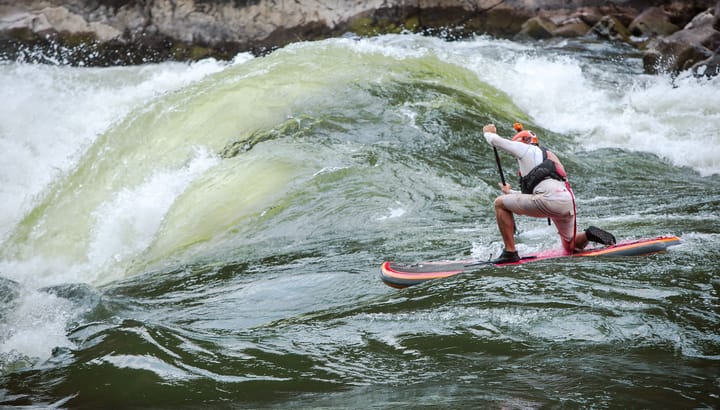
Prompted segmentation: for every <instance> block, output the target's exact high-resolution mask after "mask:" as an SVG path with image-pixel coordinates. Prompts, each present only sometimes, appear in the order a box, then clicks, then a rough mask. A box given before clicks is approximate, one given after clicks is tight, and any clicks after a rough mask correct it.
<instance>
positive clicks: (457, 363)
mask: <svg viewBox="0 0 720 410" xmlns="http://www.w3.org/2000/svg"><path fill="white" fill-rule="evenodd" d="M0 73H2V74H1V75H0V97H2V98H1V99H0V101H2V103H0V104H3V106H2V110H0V152H3V160H2V161H0V181H2V184H0V203H1V204H2V205H0V206H1V207H2V208H1V209H2V213H0V243H2V247H1V248H0V386H1V387H0V404H9V405H32V406H47V405H51V406H58V407H64V406H68V407H88V408H89V407H97V406H105V407H107V406H114V407H117V406H136V407H140V406H144V407H171V406H176V405H179V404H181V405H193V406H195V405H201V404H209V405H216V406H226V405H227V404H226V403H233V405H232V406H240V407H275V406H289V407H316V406H327V407H352V408H358V407H368V406H400V407H414V406H418V405H430V406H435V405H437V406H448V405H450V406H474V407H476V406H477V405H478V404H480V405H481V406H492V407H513V408H515V407H523V408H525V407H529V408H537V407H548V406H550V407H554V406H567V405H570V406H572V407H576V406H577V407H628V406H631V407H634V406H637V405H638V403H642V404H641V406H642V407H653V406H656V405H658V404H660V402H658V400H660V399H659V397H662V404H663V405H666V406H668V407H669V406H672V407H681V408H686V407H717V406H718V405H720V401H719V399H718V396H717V391H718V388H720V386H719V385H718V381H717V374H720V332H718V329H717V323H719V322H720V314H719V312H720V309H719V307H720V303H719V301H718V291H720V279H719V278H718V276H717V273H716V269H715V267H714V263H716V262H717V261H719V260H720V241H719V238H720V223H719V222H718V221H719V219H718V209H720V179H719V178H720V177H719V176H718V174H720V148H718V147H720V133H718V132H717V130H718V129H720V79H718V78H715V79H710V80H707V79H696V78H692V77H677V78H670V77H666V76H647V75H644V74H642V64H641V61H640V60H639V56H637V55H634V54H632V53H631V52H629V51H628V50H624V49H617V48H613V46H608V45H599V44H595V43H592V42H586V41H580V42H562V43H544V44H542V45H538V44H526V43H514V42H509V41H500V40H493V39H488V38H482V37H481V38H476V39H472V40H468V41H461V42H450V43H448V42H445V41H442V40H438V39H433V38H426V37H420V36H415V35H390V36H381V37H375V38H369V39H361V40H358V39H351V38H339V39H331V40H326V41H321V42H312V43H297V44H293V45H290V46H288V47H285V48H283V49H280V50H277V51H275V52H274V53H272V54H270V55H268V56H266V57H261V58H254V57H251V56H248V55H239V56H237V57H236V58H235V60H234V61H232V62H227V63H225V62H217V61H214V60H207V61H201V62H198V63H194V64H189V65H187V64H171V63H167V64H157V65H147V66H141V67H116V68H105V69H95V68H72V67H52V66H37V65H26V64H17V63H13V62H4V63H2V64H0ZM515 121H521V122H523V123H524V124H525V126H526V128H531V129H534V130H536V131H537V132H538V134H539V135H540V139H541V143H542V144H543V145H545V146H547V147H549V148H551V149H552V150H553V151H555V152H556V153H558V155H559V156H560V157H561V158H562V160H563V163H564V165H565V168H566V169H567V170H568V171H569V173H570V176H571V182H572V183H573V186H574V188H575V191H576V194H577V196H578V209H579V224H580V225H581V226H580V227H581V228H583V227H586V226H587V225H591V224H592V225H598V226H602V227H603V228H605V229H608V230H610V231H612V232H613V233H614V234H615V235H616V236H617V237H618V238H622V239H626V238H639V237H648V236H657V235H664V234H675V235H680V236H682V239H683V244H682V245H681V246H678V247H675V248H672V250H671V251H670V252H668V253H665V254H659V255H652V256H649V257H644V258H628V259H620V260H609V259H605V260H603V259H599V260H587V261H585V260H584V261H575V260H572V261H565V260H558V261H546V262H541V263H538V264H529V265H525V266H521V267H509V268H502V269H500V268H498V269H494V270H490V269H486V270H484V271H478V272H477V273H476V274H472V275H464V276H458V277H455V278H450V279H448V280H439V281H435V282H429V283H426V284H423V285H421V286H417V287H413V288H409V289H406V290H403V291H397V290H393V289H390V288H388V287H387V286H385V285H383V284H382V283H381V281H380V280H379V278H378V272H379V265H380V263H381V262H382V261H383V260H386V259H394V260H431V259H455V258H467V257H468V256H472V257H479V258H488V257H490V256H491V255H493V254H495V255H496V254H497V253H498V252H499V251H500V249H501V246H502V242H501V240H500V235H499V233H498V232H497V228H496V225H495V217H494V212H493V209H492V203H493V200H494V198H495V196H496V195H497V194H498V189H497V182H498V180H499V176H498V173H497V169H496V165H495V160H494V156H493V152H492V150H491V149H490V147H489V146H488V145H487V144H486V143H485V141H484V139H483V138H482V136H481V132H480V129H481V127H482V125H483V124H485V123H489V122H493V123H496V124H498V126H499V129H500V133H501V134H503V135H505V136H508V135H510V131H511V129H510V126H511V124H512V123H513V122H515ZM503 162H504V168H505V172H506V173H507V175H508V176H509V174H510V173H513V172H515V167H514V164H512V161H511V158H509V157H503ZM518 226H519V233H518V238H517V241H518V244H519V249H520V251H521V252H531V251H538V250H542V249H547V248H553V247H557V246H559V243H558V239H557V235H556V234H555V232H554V227H552V226H548V225H547V223H546V222H544V221H542V220H534V219H530V218H518Z"/></svg>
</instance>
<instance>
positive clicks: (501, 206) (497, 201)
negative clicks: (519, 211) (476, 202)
mask: <svg viewBox="0 0 720 410" xmlns="http://www.w3.org/2000/svg"><path fill="white" fill-rule="evenodd" d="M495 209H503V210H504V209H505V203H504V202H503V197H501V196H499V197H497V198H495Z"/></svg>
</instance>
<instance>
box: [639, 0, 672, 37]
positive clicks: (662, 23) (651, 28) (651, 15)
mask: <svg viewBox="0 0 720 410" xmlns="http://www.w3.org/2000/svg"><path fill="white" fill-rule="evenodd" d="M628 30H630V33H631V34H632V35H633V36H636V37H653V36H658V35H660V36H667V35H670V34H672V33H674V32H676V31H678V30H680V27H678V26H676V25H675V24H673V23H672V22H670V15H669V14H668V13H667V12H666V11H665V10H663V9H661V8H660V7H650V8H649V9H647V10H645V11H643V12H642V13H640V15H639V16H637V17H636V18H635V19H634V20H633V21H632V23H630V26H628Z"/></svg>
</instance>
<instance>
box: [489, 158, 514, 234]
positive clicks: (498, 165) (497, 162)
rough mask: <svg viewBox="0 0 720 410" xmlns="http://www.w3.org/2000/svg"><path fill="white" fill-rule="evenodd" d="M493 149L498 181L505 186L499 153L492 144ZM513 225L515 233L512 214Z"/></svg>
mask: <svg viewBox="0 0 720 410" xmlns="http://www.w3.org/2000/svg"><path fill="white" fill-rule="evenodd" d="M493 151H495V163H496V164H497V167H498V171H499V172H500V182H502V184H503V186H505V173H504V172H503V170H502V164H501V163H500V155H498V150H497V147H495V146H493ZM513 226H514V231H515V234H517V233H518V230H517V222H515V217H514V215H513Z"/></svg>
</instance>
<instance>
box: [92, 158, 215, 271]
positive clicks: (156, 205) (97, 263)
mask: <svg viewBox="0 0 720 410" xmlns="http://www.w3.org/2000/svg"><path fill="white" fill-rule="evenodd" d="M218 162H219V159H218V158H217V157H214V156H212V155H210V154H208V153H207V151H205V150H204V149H201V148H197V150H196V155H195V157H194V158H193V159H192V160H191V161H190V162H189V163H188V164H187V165H186V166H185V167H183V168H181V169H177V170H165V171H160V172H157V173H155V174H153V175H151V176H150V177H148V178H147V179H146V180H145V181H144V182H143V183H142V184H140V185H139V186H137V187H134V188H132V189H123V190H121V191H119V192H117V193H116V194H115V195H114V196H113V198H112V199H111V200H110V201H108V202H105V203H103V204H101V205H100V206H99V207H98V209H96V210H95V212H93V215H92V216H93V218H94V219H95V225H94V228H93V237H92V239H91V241H90V250H89V251H88V259H89V263H90V266H91V267H92V268H93V270H95V271H97V270H98V269H96V268H100V267H104V266H106V265H108V264H117V263H119V262H123V261H126V260H129V259H130V258H132V257H134V256H136V255H137V254H139V253H140V252H142V251H143V250H145V248H146V247H147V246H148V245H149V244H150V243H151V241H152V239H153V237H154V235H155V233H156V232H157V230H158V228H159V227H160V224H161V223H162V221H163V218H164V216H165V214H166V213H167V211H168V210H169V209H170V206H172V204H173V202H174V201H175V199H176V198H177V197H178V195H180V194H181V193H182V192H183V191H185V189H186V188H187V186H188V185H189V184H190V183H191V182H192V181H193V180H194V179H195V178H197V177H198V176H199V175H201V174H202V173H203V172H205V171H206V170H207V169H208V168H210V167H212V166H214V165H215V164H217V163H218ZM104 280H107V278H104Z"/></svg>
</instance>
